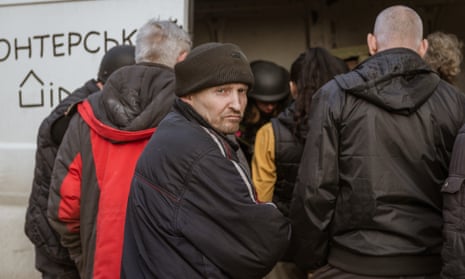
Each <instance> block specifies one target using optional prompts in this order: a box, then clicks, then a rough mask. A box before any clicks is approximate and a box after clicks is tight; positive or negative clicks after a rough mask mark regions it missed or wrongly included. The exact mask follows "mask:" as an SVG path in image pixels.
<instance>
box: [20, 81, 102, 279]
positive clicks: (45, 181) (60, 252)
mask: <svg viewBox="0 0 465 279" xmlns="http://www.w3.org/2000/svg"><path fill="white" fill-rule="evenodd" d="M98 90H99V88H98V87H97V82H96V81H95V80H93V79H92V80H89V81H87V82H86V83H85V84H84V86H82V87H81V88H79V89H77V90H75V91H74V92H73V93H72V94H71V95H70V96H68V97H67V98H66V99H64V100H63V101H62V102H61V103H60V104H59V105H58V106H57V107H56V108H55V109H54V110H53V111H52V112H51V113H50V115H49V116H47V118H45V119H44V120H43V121H42V123H41V125H40V127H39V131H38V136H37V150H36V159H35V169H34V179H33V181H32V190H31V194H30V196H29V203H28V207H27V211H26V222H25V227H24V228H25V233H26V235H27V236H28V238H29V239H30V240H31V241H32V243H33V244H34V246H35V248H36V253H35V255H36V268H37V269H38V270H40V271H42V272H46V273H48V274H55V275H58V274H65V273H69V274H74V275H75V277H76V278H77V277H78V273H77V269H76V267H75V265H74V262H73V261H71V259H70V258H69V253H68V250H67V249H65V248H63V246H61V244H60V240H59V237H58V234H57V233H56V232H55V231H54V230H53V229H52V227H51V226H50V224H49V223H48V219H47V201H48V194H49V188H50V180H51V173H52V169H53V163H54V161H55V157H56V154H57V150H58V147H59V144H60V142H59V141H58V140H56V139H54V137H53V135H52V128H53V127H54V125H55V124H56V123H57V122H58V121H61V120H62V119H65V118H69V117H70V116H65V112H66V111H67V109H68V108H69V107H70V106H72V105H74V104H76V103H78V102H80V101H82V100H83V99H85V98H87V97H88V96H89V95H90V94H91V93H93V92H96V91H98ZM70 276H71V275H70ZM70 278H71V277H70Z"/></svg>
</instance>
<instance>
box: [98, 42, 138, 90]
mask: <svg viewBox="0 0 465 279" xmlns="http://www.w3.org/2000/svg"><path fill="white" fill-rule="evenodd" d="M134 55H135V47H134V46H131V45H117V46H114V47H113V48H111V49H110V50H108V51H107V53H105V55H104V56H103V58H102V61H101V62H100V68H99V70H98V74H97V77H98V80H99V81H101V82H103V83H105V82H106V81H107V79H108V77H109V76H110V75H111V74H112V73H113V72H114V71H116V70H118V69H119V68H121V67H123V66H127V65H132V64H135V63H136V61H135V58H134Z"/></svg>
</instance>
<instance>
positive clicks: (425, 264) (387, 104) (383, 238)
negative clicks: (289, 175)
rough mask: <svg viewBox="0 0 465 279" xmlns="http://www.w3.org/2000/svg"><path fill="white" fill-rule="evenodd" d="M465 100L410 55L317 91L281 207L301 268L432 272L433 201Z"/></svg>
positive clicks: (438, 224)
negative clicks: (290, 189)
mask: <svg viewBox="0 0 465 279" xmlns="http://www.w3.org/2000/svg"><path fill="white" fill-rule="evenodd" d="M464 120H465V95H463V94H462V93H461V92H458V90H457V88H455V87H453V86H451V85H450V84H448V83H447V82H444V81H442V80H440V79H439V77H438V76H437V74H435V73H433V72H432V71H431V69H430V68H429V67H428V66H427V65H426V64H425V62H424V61H423V60H422V59H421V57H420V56H419V55H418V54H417V53H415V52H413V51H412V50H410V49H404V48H396V49H390V50H386V51H382V52H379V53H377V54H376V55H374V56H372V57H370V58H369V59H367V60H366V61H365V62H364V63H362V64H360V65H359V66H358V67H357V68H356V69H354V70H353V71H351V72H349V73H347V74H344V75H339V76H336V78H335V79H334V80H332V81H330V82H329V83H327V84H326V85H325V86H323V87H322V88H321V90H319V92H317V94H316V95H315V97H314V99H313V101H312V108H311V112H310V120H309V132H308V135H307V140H306V144H305V148H304V153H303V157H302V161H301V165H300V168H299V173H298V178H297V184H296V188H295V192H294V200H293V203H292V205H291V215H290V216H291V220H292V222H293V238H294V241H293V244H292V245H293V246H295V247H296V249H298V253H297V256H296V261H297V263H298V264H299V265H300V266H301V267H302V268H303V269H305V270H312V269H315V268H318V267H320V266H322V265H324V264H325V263H327V262H329V263H330V264H331V265H333V266H335V267H337V268H340V269H342V270H345V271H348V272H352V273H356V274H361V275H366V276H370V275H371V276H407V275H425V274H435V273H436V274H438V273H439V272H440V269H441V257H440V252H441V246H442V235H441V229H442V224H443V219H442V200H441V194H440V189H441V185H442V183H443V182H444V180H445V179H446V178H447V175H448V166H449V161H450V155H451V151H452V146H453V143H454V139H455V137H456V135H457V132H458V130H459V128H460V127H461V126H462V124H463V123H464Z"/></svg>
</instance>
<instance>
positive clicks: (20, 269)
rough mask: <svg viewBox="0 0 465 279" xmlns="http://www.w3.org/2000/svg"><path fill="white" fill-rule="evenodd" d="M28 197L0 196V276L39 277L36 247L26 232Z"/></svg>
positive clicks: (9, 277)
mask: <svg viewBox="0 0 465 279" xmlns="http://www.w3.org/2000/svg"><path fill="white" fill-rule="evenodd" d="M25 212H26V198H25V197H21V198H17V197H1V198H0V250H1V252H0V253H1V254H0V255H1V256H0V278H5V279H6V278H8V279H39V278H41V276H40V273H39V272H38V271H36V270H35V268H34V249H33V246H32V243H31V242H30V241H29V239H28V238H27V237H26V235H25V234H24V220H25Z"/></svg>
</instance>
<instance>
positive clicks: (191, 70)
mask: <svg viewBox="0 0 465 279" xmlns="http://www.w3.org/2000/svg"><path fill="white" fill-rule="evenodd" d="M174 72H175V74H176V95H177V96H185V95H187V94H189V93H195V92H197V91H199V90H202V89H205V88H209V87H214V86H218V85H222V84H227V83H245V84H247V85H248V86H249V88H251V87H252V86H253V84H254V77H253V74H252V70H251V69H250V65H249V62H248V61H247V57H245V55H244V53H243V52H242V51H241V49H240V48H239V47H238V46H236V45H234V44H229V43H226V44H223V43H206V44H202V45H199V46H197V47H195V48H194V49H192V51H191V52H190V53H189V54H188V55H187V57H186V59H184V61H182V62H179V63H177V64H176V65H175V66H174Z"/></svg>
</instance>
